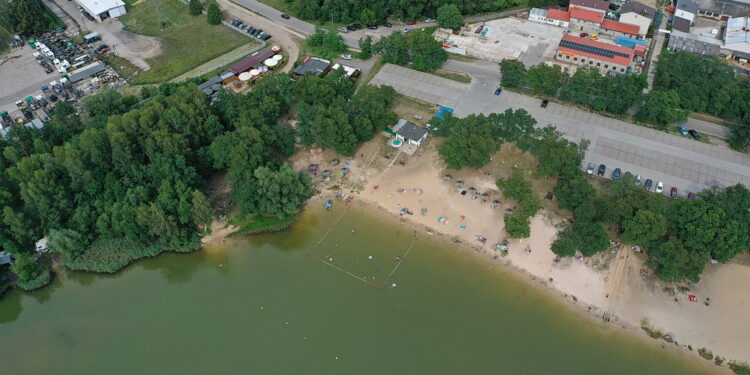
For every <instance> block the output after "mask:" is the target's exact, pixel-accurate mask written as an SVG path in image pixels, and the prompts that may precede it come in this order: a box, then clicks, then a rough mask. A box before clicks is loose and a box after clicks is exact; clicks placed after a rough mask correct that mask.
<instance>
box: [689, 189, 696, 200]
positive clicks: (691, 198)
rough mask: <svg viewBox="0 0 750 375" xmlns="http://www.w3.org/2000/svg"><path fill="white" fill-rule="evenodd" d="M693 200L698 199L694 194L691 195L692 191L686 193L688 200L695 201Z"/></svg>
mask: <svg viewBox="0 0 750 375" xmlns="http://www.w3.org/2000/svg"><path fill="white" fill-rule="evenodd" d="M695 198H698V197H697V196H696V195H695V193H693V192H692V191H691V192H689V193H688V199H690V200H693V199H695Z"/></svg>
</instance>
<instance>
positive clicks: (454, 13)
mask: <svg viewBox="0 0 750 375" xmlns="http://www.w3.org/2000/svg"><path fill="white" fill-rule="evenodd" d="M437 22H438V25H440V27H442V28H445V29H452V30H458V29H460V28H461V27H463V25H464V17H463V16H462V15H461V11H460V10H459V9H458V7H457V6H456V5H455V4H443V5H441V6H440V8H438V9H437Z"/></svg>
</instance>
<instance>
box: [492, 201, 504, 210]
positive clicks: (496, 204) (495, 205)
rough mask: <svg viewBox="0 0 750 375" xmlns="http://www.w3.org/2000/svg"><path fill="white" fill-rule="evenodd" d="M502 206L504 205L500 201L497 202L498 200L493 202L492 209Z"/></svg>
mask: <svg viewBox="0 0 750 375" xmlns="http://www.w3.org/2000/svg"><path fill="white" fill-rule="evenodd" d="M501 204H502V203H501V202H500V201H497V200H495V201H492V208H498V207H500V205H501Z"/></svg>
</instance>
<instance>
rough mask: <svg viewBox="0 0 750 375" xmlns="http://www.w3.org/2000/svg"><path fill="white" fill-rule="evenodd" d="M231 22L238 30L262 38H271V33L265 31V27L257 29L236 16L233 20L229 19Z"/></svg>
mask: <svg viewBox="0 0 750 375" xmlns="http://www.w3.org/2000/svg"><path fill="white" fill-rule="evenodd" d="M229 24H230V25H232V26H234V27H236V28H237V29H238V30H240V31H244V32H246V33H247V34H248V35H250V36H254V37H256V38H258V39H260V40H268V39H271V34H268V33H266V32H264V31H263V29H256V28H254V27H252V26H250V25H247V24H245V23H244V22H242V21H240V20H238V19H236V18H232V19H231V20H229Z"/></svg>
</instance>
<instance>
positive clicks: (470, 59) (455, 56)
mask: <svg viewBox="0 0 750 375" xmlns="http://www.w3.org/2000/svg"><path fill="white" fill-rule="evenodd" d="M448 60H456V61H462V62H468V63H473V62H476V61H479V59H477V58H475V57H471V56H464V55H459V54H456V53H450V52H449V53H448ZM498 69H499V68H498Z"/></svg>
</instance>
